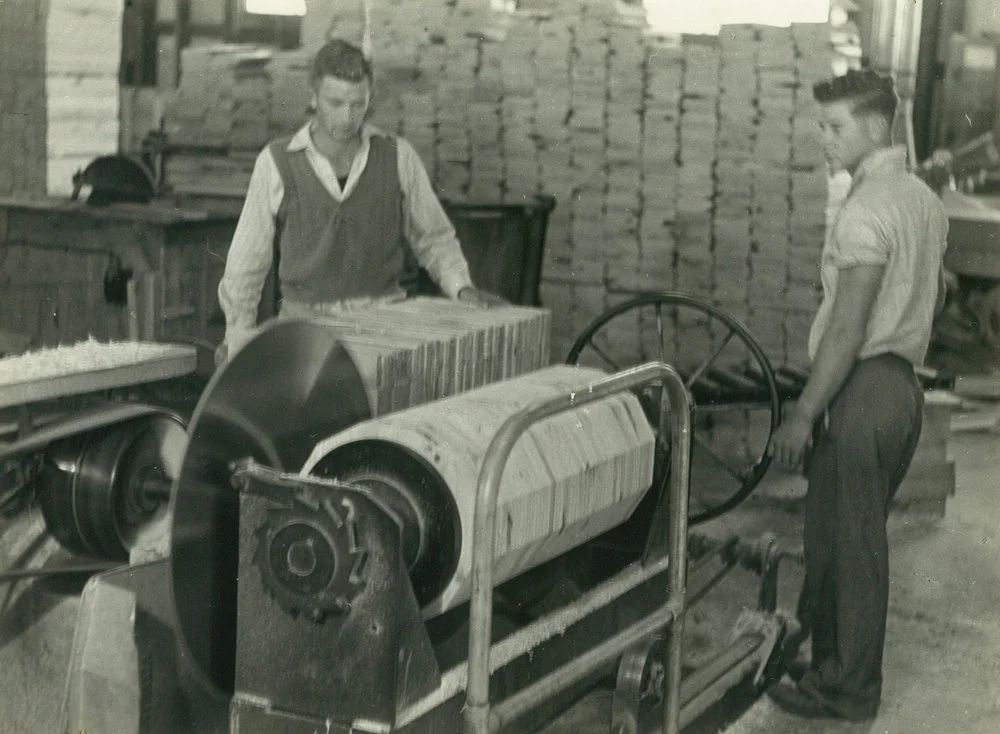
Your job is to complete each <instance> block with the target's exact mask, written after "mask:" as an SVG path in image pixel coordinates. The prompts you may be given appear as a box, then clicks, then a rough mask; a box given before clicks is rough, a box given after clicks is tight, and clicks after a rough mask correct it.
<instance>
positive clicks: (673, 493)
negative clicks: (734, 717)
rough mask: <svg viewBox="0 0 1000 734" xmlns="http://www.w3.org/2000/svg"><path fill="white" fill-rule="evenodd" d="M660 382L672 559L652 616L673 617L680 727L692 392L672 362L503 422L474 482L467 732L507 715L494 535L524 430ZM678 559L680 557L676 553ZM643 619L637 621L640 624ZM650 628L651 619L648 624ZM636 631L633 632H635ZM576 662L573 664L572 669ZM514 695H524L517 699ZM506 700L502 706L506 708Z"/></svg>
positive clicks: (628, 640)
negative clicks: (496, 677) (494, 707)
mask: <svg viewBox="0 0 1000 734" xmlns="http://www.w3.org/2000/svg"><path fill="white" fill-rule="evenodd" d="M653 382H659V383H660V384H661V385H662V386H663V389H664V392H665V393H666V395H667V397H668V400H667V401H661V404H660V417H659V430H660V435H664V433H665V432H666V431H669V435H670V439H671V454H670V455H671V472H670V496H669V502H670V513H669V525H668V544H669V552H670V565H669V573H668V578H669V581H668V588H667V599H666V602H665V604H664V606H663V607H661V609H660V610H659V611H657V612H654V613H653V614H652V615H651V616H650V617H648V618H647V620H644V621H646V622H648V621H649V620H655V621H656V622H657V623H661V622H662V623H663V624H664V625H665V624H667V623H672V624H671V634H670V636H669V640H668V643H667V652H666V661H665V662H666V676H665V680H664V689H665V690H664V692H663V693H664V695H663V701H664V705H663V729H662V731H663V732H664V734H679V731H680V684H681V653H682V636H683V631H684V606H685V593H686V586H687V564H686V563H684V562H683V559H685V558H686V557H687V518H688V483H689V478H690V461H691V405H692V401H691V397H690V395H689V393H688V390H687V388H686V387H685V385H684V380H683V378H681V376H680V374H678V372H677V371H676V370H675V369H674V368H673V367H671V366H670V365H667V364H664V363H662V362H651V363H648V364H644V365H640V366H638V367H634V368H631V369H628V370H624V371H622V372H618V373H616V374H614V375H611V376H609V377H607V378H605V379H602V380H599V381H597V382H594V383H591V385H589V386H588V388H587V389H586V390H585V391H582V392H574V393H570V394H569V395H562V396H559V397H556V398H552V399H551V400H548V401H546V402H544V403H540V404H538V405H535V406H530V407H528V408H525V409H524V410H522V411H520V412H518V413H516V414H514V415H512V416H511V417H510V418H508V419H507V420H506V421H505V422H504V424H503V425H502V426H501V427H500V430H499V431H498V432H497V434H496V436H494V437H493V441H492V442H491V443H490V445H489V447H488V449H487V451H486V455H485V457H484V459H483V466H482V468H481V469H480V472H479V479H478V484H477V487H476V506H475V518H474V525H473V543H472V598H471V601H470V610H469V658H468V683H467V687H466V702H465V731H466V734H492V733H493V732H495V731H496V730H497V729H498V728H499V727H500V726H501V725H502V724H503V719H502V717H499V716H497V715H496V713H495V712H491V711H490V700H489V683H490V645H491V639H492V624H493V554H494V550H495V538H496V516H497V496H498V494H499V490H500V480H501V478H502V476H503V470H504V468H505V467H506V465H507V460H508V458H509V457H510V453H511V451H512V450H513V448H514V445H515V444H516V443H517V441H518V439H519V438H520V437H521V435H522V434H523V433H524V432H525V431H526V430H527V429H528V428H529V427H530V426H531V425H533V424H534V423H537V422H539V421H542V420H544V419H546V418H549V417H551V416H553V415H556V414H557V413H561V412H565V411H567V410H570V409H573V408H576V407H579V406H581V405H585V404H587V403H590V402H593V401H596V400H600V399H602V398H605V397H608V396H610V395H612V394H614V393H617V392H621V391H623V390H629V389H632V388H636V387H640V386H643V385H647V384H649V383H653ZM678 559H679V560H678ZM641 626H642V623H641V622H640V624H639V625H634V626H633V627H634V628H639V627H641ZM646 627H647V629H646V631H645V634H649V633H650V632H651V631H655V630H651V629H648V628H649V627H651V625H649V624H647V625H646ZM641 636H642V634H640V633H639V632H638V631H636V632H635V633H634V634H627V635H625V634H619V635H615V636H614V637H613V638H611V639H609V640H607V641H605V643H603V645H598V646H597V647H596V648H595V649H594V650H592V651H591V653H588V654H586V655H584V656H583V657H582V658H578V659H576V660H575V661H572V662H570V663H569V664H567V665H566V666H564V668H560V669H557V670H556V671H554V672H553V673H551V674H550V675H549V676H547V677H545V678H543V679H541V680H540V681H538V682H537V683H535V684H534V685H533V686H531V687H530V688H529V689H528V690H526V691H522V692H521V693H520V694H515V695H514V696H513V697H511V698H510V699H507V702H506V703H508V716H509V717H510V718H514V716H515V715H519V714H520V713H523V712H524V711H527V710H528V709H529V708H530V707H531V706H532V705H533V704H534V703H540V702H541V701H544V700H546V699H547V698H548V697H550V696H551V695H553V694H554V693H556V692H557V691H558V690H560V688H561V686H563V685H565V683H566V682H567V681H568V680H573V679H576V678H578V677H579V675H580V674H582V675H586V674H587V673H588V672H590V671H591V670H593V669H595V667H596V666H597V665H599V664H601V663H603V662H605V661H606V660H607V659H609V658H610V659H613V658H614V657H615V656H619V655H621V654H622V653H624V652H625V650H626V649H627V648H628V647H629V646H630V645H632V644H634V643H635V642H637V641H638V639H641ZM633 637H635V639H632V638H633ZM574 667H575V668H578V669H579V670H577V671H574V670H572V668H574ZM515 699H519V700H517V701H515ZM504 703H505V702H501V704H500V705H499V706H498V708H502V707H503V705H504Z"/></svg>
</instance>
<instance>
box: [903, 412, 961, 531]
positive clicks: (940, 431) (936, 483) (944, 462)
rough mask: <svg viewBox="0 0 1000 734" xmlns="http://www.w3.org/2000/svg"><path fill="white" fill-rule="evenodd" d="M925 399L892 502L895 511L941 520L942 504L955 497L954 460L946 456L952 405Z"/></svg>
mask: <svg viewBox="0 0 1000 734" xmlns="http://www.w3.org/2000/svg"><path fill="white" fill-rule="evenodd" d="M927 395H928V399H927V401H926V402H925V405H924V425H923V430H921V432H920V441H919V442H918V443H917V450H916V453H915V454H914V455H913V461H912V462H911V463H910V469H909V471H907V473H906V478H905V479H904V480H903V483H902V484H901V485H900V487H899V489H898V490H897V491H896V495H895V497H893V500H892V508H893V509H894V510H903V511H906V512H915V513H920V514H929V515H934V516H937V517H944V511H945V503H946V502H947V500H948V498H949V497H951V496H952V495H954V494H955V461H954V459H952V458H951V457H949V455H948V439H949V437H950V435H951V416H952V413H953V412H954V410H953V408H952V406H950V405H947V404H939V403H937V402H935V401H934V400H932V399H931V394H930V393H927Z"/></svg>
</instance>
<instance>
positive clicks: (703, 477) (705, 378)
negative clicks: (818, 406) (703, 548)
mask: <svg viewBox="0 0 1000 734" xmlns="http://www.w3.org/2000/svg"><path fill="white" fill-rule="evenodd" d="M692 326H705V327H706V329H705V330H704V334H702V335H699V336H704V335H707V337H708V339H707V341H706V340H703V339H702V340H699V339H691V340H690V341H691V343H682V341H681V339H680V337H681V336H682V334H681V332H682V330H685V329H686V330H687V332H688V333H689V334H690V333H696V334H697V333H698V332H697V330H695V331H692V329H691V328H690V327H692ZM631 332H638V333H637V334H635V335H634V336H630V333H631ZM687 339H688V337H685V340H687ZM699 349H701V353H699ZM622 351H624V352H625V353H624V354H619V352H622ZM566 361H567V363H569V364H594V363H596V364H599V365H601V366H603V367H604V368H605V369H610V370H612V371H614V372H617V371H620V370H622V369H625V368H627V367H630V366H634V365H635V364H639V363H641V362H647V361H661V362H667V363H668V364H671V365H672V366H674V367H675V368H677V369H678V371H679V372H680V373H681V375H682V376H683V377H684V380H685V384H686V385H687V386H688V390H689V391H690V392H691V393H692V396H693V400H692V427H693V429H694V430H693V432H692V438H693V441H692V476H691V502H690V506H691V513H690V517H689V523H690V524H698V523H702V522H705V521H707V520H710V519H712V518H714V517H718V516H719V515H721V514H723V513H725V512H727V511H728V510H731V509H732V508H733V507H736V506H737V505H738V504H739V503H740V502H742V501H743V500H745V499H746V498H747V497H748V496H749V495H750V494H751V492H753V490H754V488H755V487H756V486H757V484H758V483H759V482H760V480H761V478H762V477H763V476H764V474H765V472H766V471H767V468H768V466H769V465H770V457H769V456H768V448H769V446H770V444H771V436H772V434H773V433H774V430H775V429H776V428H777V425H778V421H779V417H780V414H781V400H780V398H779V394H778V387H777V383H776V381H775V377H774V371H773V369H772V367H771V363H770V361H769V360H768V358H767V355H766V354H765V353H764V351H763V349H762V348H761V346H760V344H758V343H757V340H756V339H755V338H754V337H753V335H752V334H751V333H750V331H749V329H747V327H746V326H744V325H743V323H742V322H740V321H739V320H738V319H736V318H735V317H733V316H731V315H729V314H727V313H725V312H724V311H722V310H720V309H719V308H717V307H715V306H714V305H713V304H711V303H710V302H708V301H705V300H703V299H701V298H697V297H695V296H691V295H688V294H685V293H676V292H665V293H642V294H639V295H637V296H635V297H633V298H630V299H628V300H626V301H624V302H622V303H620V304H618V305H616V306H614V307H612V308H610V309H608V310H607V311H605V312H604V313H603V314H601V315H600V316H598V317H597V318H596V319H595V320H594V321H593V322H591V323H590V325H588V326H587V328H586V329H585V330H584V331H583V333H581V334H580V336H579V337H578V338H577V340H576V342H574V344H573V346H572V348H571V349H570V351H569V355H568V356H567V358H566ZM738 378H744V379H743V380H742V381H741V380H740V379H738ZM722 380H726V381H727V383H726V384H722V385H720V381H722ZM751 384H753V385H755V386H756V389H755V390H753V391H749V389H748V388H749V386H750V385H751ZM743 387H746V388H747V390H743V389H742V388H743ZM741 396H742V397H741ZM643 397H644V396H642V395H640V399H642V398H643ZM647 402H648V401H647ZM644 407H647V406H644ZM647 409H648V407H647ZM726 414H729V415H728V416H727V415H726ZM741 414H742V415H745V416H746V418H745V419H742V421H743V423H744V424H745V428H744V431H743V433H744V435H743V436H740V435H739V434H740V430H739V429H738V426H739V424H740V422H741ZM654 425H655V421H654ZM734 426H735V427H736V429H735V430H734ZM727 435H729V436H733V437H736V438H737V439H738V440H740V441H745V443H746V448H745V450H743V451H741V452H736V451H733V452H732V453H733V454H734V455H732V456H730V455H726V454H725V453H723V454H720V449H722V450H723V451H724V452H725V451H728V449H726V446H725V442H724V440H723V439H724V437H725V436H727ZM659 445H660V446H661V449H662V448H664V447H666V446H668V445H669V442H666V441H664V440H662V438H661V440H660V441H659ZM738 453H742V454H743V457H742V458H741V457H740V456H739V455H736V454H738ZM744 458H745V461H744V460H743V459H744ZM712 464H714V465H715V466H714V468H712V467H710V466H707V465H712ZM726 475H728V479H729V483H728V484H727V485H726V486H725V487H723V486H722V485H721V478H722V477H723V476H726ZM699 485H700V486H699Z"/></svg>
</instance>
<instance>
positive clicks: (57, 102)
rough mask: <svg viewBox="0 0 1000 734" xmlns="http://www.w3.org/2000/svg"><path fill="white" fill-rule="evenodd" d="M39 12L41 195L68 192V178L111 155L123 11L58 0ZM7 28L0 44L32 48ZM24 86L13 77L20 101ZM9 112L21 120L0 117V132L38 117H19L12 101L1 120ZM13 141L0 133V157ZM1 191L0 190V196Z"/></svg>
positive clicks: (103, 2) (113, 5)
mask: <svg viewBox="0 0 1000 734" xmlns="http://www.w3.org/2000/svg"><path fill="white" fill-rule="evenodd" d="M21 4H22V5H28V4H27V3H21ZM15 5H16V3H15ZM44 7H45V10H44V13H43V12H42V11H40V10H39V11H38V12H39V15H40V16H41V17H43V18H44V20H43V24H44V28H45V37H44V38H43V39H40V40H39V43H40V44H41V45H42V47H43V48H44V49H45V51H44V54H43V55H44V59H45V61H44V69H45V74H46V79H45V102H44V103H43V105H42V110H43V114H42V118H41V119H42V122H43V124H42V125H41V127H42V128H43V129H44V131H45V132H44V135H45V142H46V145H45V149H44V150H41V151H35V152H36V154H40V155H41V157H42V160H44V161H45V163H46V175H47V182H46V183H47V191H48V193H49V194H53V195H63V194H68V193H70V192H71V191H72V188H73V174H74V173H76V172H77V171H78V170H82V169H83V168H84V167H86V165H87V164H88V163H89V162H90V161H91V160H93V159H94V158H95V157H97V156H99V155H109V154H113V153H115V152H117V150H118V137H119V123H118V107H119V96H118V94H119V92H118V71H119V67H120V66H121V30H120V29H121V22H122V9H123V6H122V4H121V3H118V2H114V1H113V0H58V1H56V2H52V3H47V4H46V5H45V6H44ZM13 25H14V28H13V29H12V30H13V31H14V34H13V35H10V36H8V37H7V38H6V39H4V38H0V44H3V43H5V42H6V43H12V45H14V46H30V45H32V43H33V41H32V39H30V37H29V38H25V36H24V35H23V30H24V27H23V26H21V27H20V28H19V24H17V23H16V22H15V23H14V24H13ZM7 53H9V50H8V49H7V48H5V49H4V54H7ZM12 76H13V75H12ZM28 88H29V87H28V86H25V85H23V79H19V83H18V84H17V95H18V96H20V95H22V94H24V95H25V96H27V89H28ZM22 90H24V91H23V92H22ZM4 96H6V95H4ZM19 101H20V100H18V102H19ZM3 107H4V105H3V104H0V108H3ZM11 112H13V113H15V114H16V113H18V112H21V113H22V114H21V115H17V116H10V117H7V120H3V119H2V118H0V130H2V129H3V122H7V121H9V122H14V123H15V125H14V126H15V127H16V122H17V121H18V118H23V119H24V120H29V119H32V120H33V122H32V123H31V124H33V125H38V124H39V123H38V118H36V117H34V116H31V117H29V116H28V115H23V110H19V109H18V108H17V104H16V102H15V104H11V105H10V108H8V109H0V115H4V117H6V116H7V115H9V114H10V113H11ZM4 113H6V114H4ZM13 137H14V135H13V133H12V131H10V130H7V131H5V132H4V133H3V135H2V138H3V141H4V142H3V148H4V153H3V155H4V157H7V156H9V155H11V151H12V150H13V148H10V147H8V146H10V145H11V139H12V138H13ZM3 189H5V187H4V186H3V185H2V184H0V190H3Z"/></svg>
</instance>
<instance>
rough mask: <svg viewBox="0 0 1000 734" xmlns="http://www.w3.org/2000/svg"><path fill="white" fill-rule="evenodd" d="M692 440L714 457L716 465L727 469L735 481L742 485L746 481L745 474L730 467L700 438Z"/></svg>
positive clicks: (694, 437) (693, 437) (696, 437)
mask: <svg viewBox="0 0 1000 734" xmlns="http://www.w3.org/2000/svg"><path fill="white" fill-rule="evenodd" d="M691 439H692V441H693V442H694V443H695V444H697V445H698V447H699V448H701V450H702V451H704V452H705V453H706V454H708V455H709V456H710V457H712V459H713V460H714V461H715V463H717V464H718V465H719V466H721V467H722V468H723V469H725V470H726V473H727V474H729V475H730V476H731V477H733V479H735V480H736V481H737V482H740V483H742V482H743V481H744V480H745V479H746V477H745V476H744V475H743V474H740V473H739V472H737V471H736V470H735V469H733V468H732V467H731V466H729V464H727V463H726V462H725V461H723V460H722V457H721V456H719V455H718V454H717V453H715V452H714V451H712V449H710V448H709V447H708V444H706V443H705V442H704V441H703V440H702V439H700V438H698V436H694V435H692V436H691Z"/></svg>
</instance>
